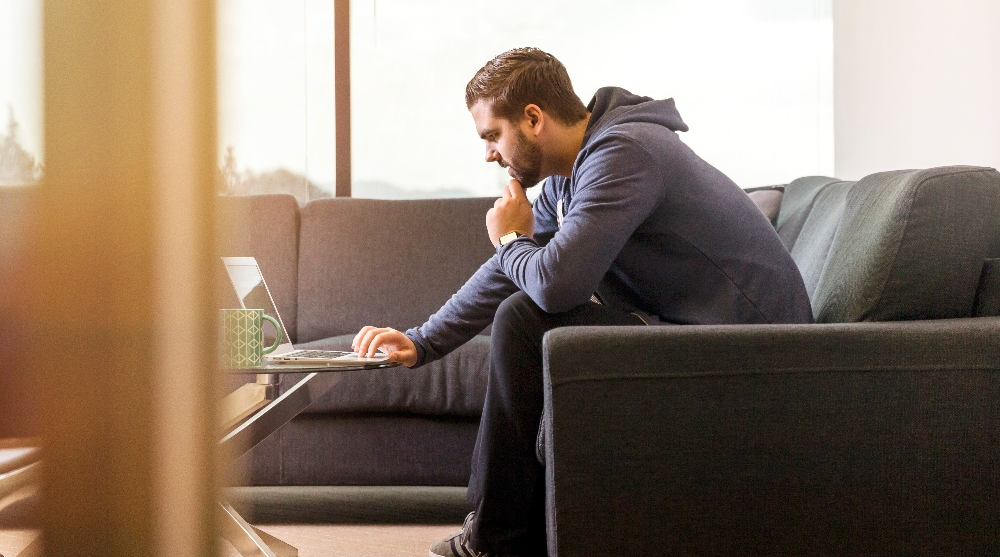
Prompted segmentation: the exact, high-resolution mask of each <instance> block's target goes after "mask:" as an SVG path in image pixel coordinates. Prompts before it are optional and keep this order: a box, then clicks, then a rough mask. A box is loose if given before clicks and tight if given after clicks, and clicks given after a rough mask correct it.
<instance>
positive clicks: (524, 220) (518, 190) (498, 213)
mask: <svg viewBox="0 0 1000 557" xmlns="http://www.w3.org/2000/svg"><path fill="white" fill-rule="evenodd" d="M486 231H487V233H489V235H490V242H491V243H492V244H493V245H494V246H496V245H497V244H498V243H499V242H500V236H503V235H504V234H507V233H509V232H517V233H519V234H524V235H525V236H528V237H529V238H530V237H532V236H534V235H535V216H534V214H532V212H531V203H529V202H528V197H527V196H526V195H525V194H524V188H523V187H522V186H521V183H520V182H518V181H517V180H511V181H510V182H509V183H508V184H507V185H506V186H504V188H503V191H502V193H501V197H500V199H497V200H496V203H494V204H493V208H492V209H490V210H489V211H487V212H486Z"/></svg>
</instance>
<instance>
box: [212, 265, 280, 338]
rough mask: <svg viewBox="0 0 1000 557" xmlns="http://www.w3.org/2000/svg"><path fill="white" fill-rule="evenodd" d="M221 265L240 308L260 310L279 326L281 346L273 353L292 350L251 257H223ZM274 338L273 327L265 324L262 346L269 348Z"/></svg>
mask: <svg viewBox="0 0 1000 557" xmlns="http://www.w3.org/2000/svg"><path fill="white" fill-rule="evenodd" d="M222 263H223V264H224V265H225V266H226V274H228V275H229V281H230V282H231V283H232V285H233V290H234V291H235V292H236V298H237V299H238V300H239V303H240V307H242V308H243V309H262V310H264V313H265V314H267V315H270V316H271V317H274V318H275V319H277V320H278V323H280V324H281V344H280V345H279V346H278V348H277V349H276V350H275V351H274V353H275V354H284V353H285V352H291V351H292V350H294V347H293V346H292V342H291V337H289V336H288V329H286V328H285V322H284V321H282V319H281V314H279V313H278V307H277V306H275V305H274V298H272V297H271V291H270V290H269V289H268V288H267V283H266V282H264V275H263V274H262V273H261V272H260V267H259V266H257V260H256V259H255V258H253V257H223V258H222ZM274 336H275V331H274V330H273V326H272V325H271V324H270V323H267V322H265V325H264V346H270V345H271V344H272V343H273V342H274Z"/></svg>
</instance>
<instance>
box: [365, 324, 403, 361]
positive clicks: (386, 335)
mask: <svg viewBox="0 0 1000 557" xmlns="http://www.w3.org/2000/svg"><path fill="white" fill-rule="evenodd" d="M394 333H396V330H395V329H382V332H380V333H378V334H377V335H375V336H374V337H372V342H371V344H369V345H368V351H367V352H366V353H364V354H362V356H365V357H366V358H374V357H375V352H378V349H379V348H381V347H382V345H383V344H387V345H389V346H390V347H391V346H392V337H393V335H394Z"/></svg>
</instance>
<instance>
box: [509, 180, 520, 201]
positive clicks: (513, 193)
mask: <svg viewBox="0 0 1000 557" xmlns="http://www.w3.org/2000/svg"><path fill="white" fill-rule="evenodd" d="M507 190H508V191H509V192H510V197H511V199H517V197H518V195H520V194H523V193H524V187H523V186H521V182H518V181H517V180H511V181H510V182H507Z"/></svg>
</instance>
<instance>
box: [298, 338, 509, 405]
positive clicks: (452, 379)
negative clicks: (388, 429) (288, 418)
mask: <svg viewBox="0 0 1000 557" xmlns="http://www.w3.org/2000/svg"><path fill="white" fill-rule="evenodd" d="M353 339H354V335H353V334H352V335H341V336H336V337H331V338H327V339H323V340H317V341H313V342H307V343H303V344H298V345H296V348H305V349H318V350H349V349H350V345H351V341H352V340H353ZM489 365H490V338H489V337H488V336H485V335H477V336H476V337H474V338H473V339H472V340H470V341H469V342H467V343H465V344H464V345H462V346H461V347H459V348H458V349H457V350H455V351H454V352H452V353H451V354H448V355H447V356H445V357H444V358H442V359H440V360H438V361H435V362H431V363H429V364H427V365H425V366H422V367H419V368H416V369H409V368H406V367H403V366H399V367H394V368H389V369H375V370H363V371H348V372H344V374H345V376H344V378H343V380H341V381H340V382H339V383H337V385H336V386H335V387H334V388H333V389H331V390H330V392H328V393H327V394H326V395H324V396H323V397H321V398H320V399H319V400H317V401H316V402H315V403H313V405H312V406H310V407H309V408H308V409H307V410H306V412H305V413H307V414H308V413H331V412H332V413H403V414H417V415H438V416H455V417H470V418H478V417H479V416H480V414H481V413H482V410H483V400H484V399H485V397H486V382H487V378H488V377H489ZM297 378H298V376H297V375H296V376H295V377H294V378H293V377H286V379H285V380H284V381H282V385H283V386H286V385H292V384H294V382H295V381H296V380H297Z"/></svg>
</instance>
